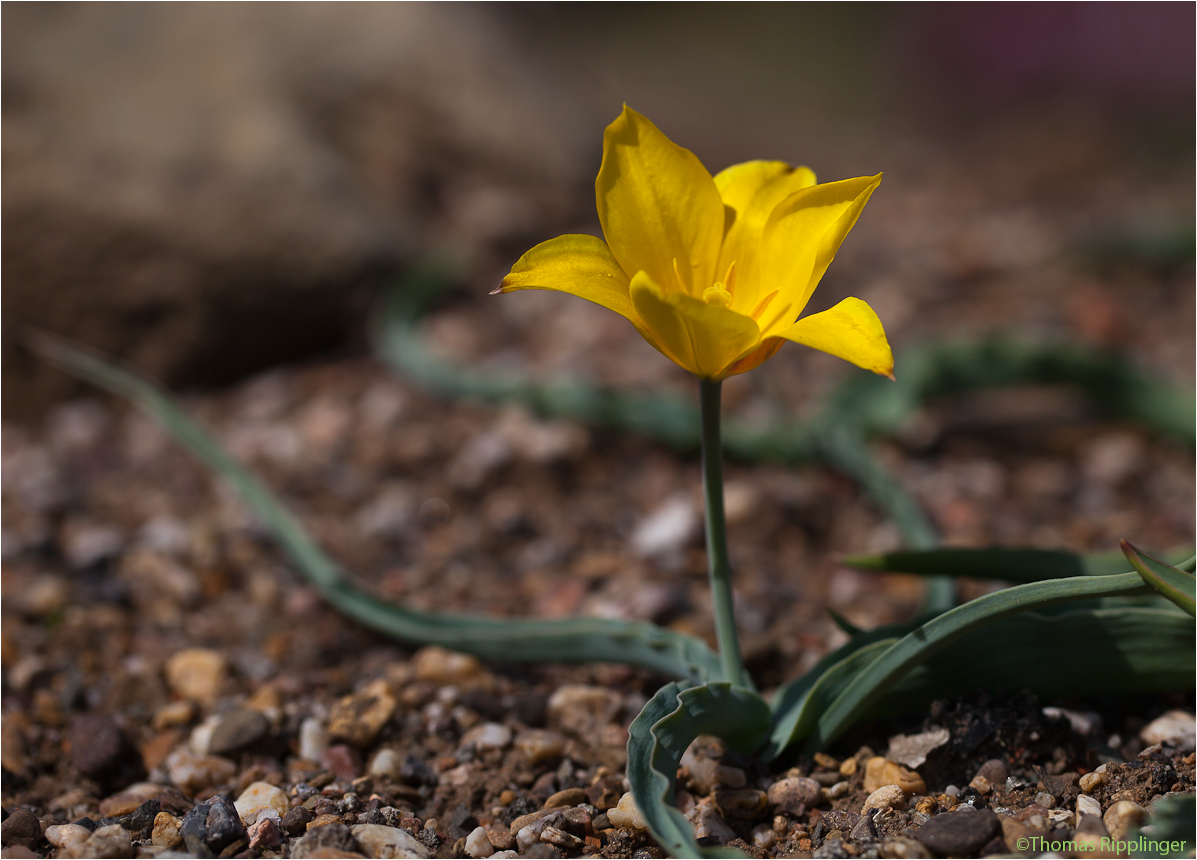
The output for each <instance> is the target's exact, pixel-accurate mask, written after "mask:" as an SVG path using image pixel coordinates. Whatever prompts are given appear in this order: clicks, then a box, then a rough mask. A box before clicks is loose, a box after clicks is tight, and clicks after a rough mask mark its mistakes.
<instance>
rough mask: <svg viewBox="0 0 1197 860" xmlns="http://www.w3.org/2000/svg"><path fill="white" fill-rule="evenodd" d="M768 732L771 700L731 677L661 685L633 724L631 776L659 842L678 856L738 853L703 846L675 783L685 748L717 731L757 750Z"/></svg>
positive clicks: (638, 800) (742, 748)
mask: <svg viewBox="0 0 1197 860" xmlns="http://www.w3.org/2000/svg"><path fill="white" fill-rule="evenodd" d="M768 733H769V706H768V705H766V704H765V701H764V699H762V698H761V697H760V696H758V695H757V694H756V693H754V692H752V691H751V690H744V689H741V688H738V687H733V686H731V685H730V684H728V683H726V682H716V683H710V684H703V685H701V686H697V687H686V686H684V685H682V684H678V683H673V684H668V685H666V686H665V687H662V688H661V689H660V690H658V691H657V694H656V695H655V696H653V697H652V699H650V700H649V702H648V704H646V705H645V706H644V709H643V710H642V711H641V712H640V714H639V716H637V717H636V719H635V720H633V721H632V725H631V726H630V727H629V728H628V764H627V776H628V782H629V783H631V786H632V796H633V797H635V799H636V806H637V807H639V809H640V813H641V815H643V816H644V819H645V821H647V822H648V826H649V830H650V831H651V832H652V834H653V836H654V837H655V838H656V840H657V842H658V843H659V844H660V845H661V847H662V848H664V849H665V850H666V851H668V852H669V854H670V855H671V856H673V857H701V856H739V854H738V853H736V852H728V851H719V850H714V851H711V850H707V851H704V850H703V849H702V848H700V847H699V845H698V843H697V842H696V841H695V840H694V830H693V828H692V827H691V826H690V822H688V821H687V820H686V818H685V816H683V815H682V814H681V813H680V812H678V810H677V809H675V808H674V806H673V783H674V778H675V777H676V775H677V769H678V765H679V764H680V763H681V760H682V755H683V754H684V753H685V752H686V748H687V747H689V746H690V743H691V742H692V741H693V740H694V739H695V738H696V737H698V736H699V735H715V736H716V737H718V738H721V739H722V740H724V741H725V742H726V743H727V744H728V745H729V746H730V747H732V748H733V749H736V750H739V751H740V752H744V753H752V752H755V751H756V750H757V749H758V748H759V747H760V746H761V744H762V743H764V741H765V739H766V737H767V736H768Z"/></svg>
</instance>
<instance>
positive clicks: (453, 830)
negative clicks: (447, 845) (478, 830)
mask: <svg viewBox="0 0 1197 860" xmlns="http://www.w3.org/2000/svg"><path fill="white" fill-rule="evenodd" d="M477 826H478V819H477V818H475V817H474V814H473V813H472V812H470V810H469V809H467V808H466V807H465V806H464V805H463V804H460V803H459V804H457V806H456V807H454V809H453V812H452V813H451V814H450V815H449V838H450V839H453V840H457V839H464V838H465V837H466V836H469V835H470V832H471V831H472V830H473V829H474V828H475V827H477Z"/></svg>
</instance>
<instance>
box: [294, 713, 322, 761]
mask: <svg viewBox="0 0 1197 860" xmlns="http://www.w3.org/2000/svg"><path fill="white" fill-rule="evenodd" d="M326 749H328V731H327V730H325V728H324V723H322V722H321V721H320V720H319V719H317V718H316V717H306V718H305V719H304V720H303V722H301V723H300V724H299V757H300V758H305V759H307V760H308V761H319V760H320V756H321V755H323V754H324V751H325V750H326Z"/></svg>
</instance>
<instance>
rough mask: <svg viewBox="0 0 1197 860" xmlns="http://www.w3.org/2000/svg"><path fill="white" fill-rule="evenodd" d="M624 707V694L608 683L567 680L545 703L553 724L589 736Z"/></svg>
mask: <svg viewBox="0 0 1197 860" xmlns="http://www.w3.org/2000/svg"><path fill="white" fill-rule="evenodd" d="M622 709H623V696H621V695H620V694H619V693H617V692H615V691H614V690H610V689H608V688H606V687H596V686H593V685H590V684H563V685H561V686H560V687H558V688H557V689H556V690H555V691H554V692H553V695H551V696H549V701H548V703H547V705H546V706H545V713H546V715H547V716H548V719H549V725H551V726H553V727H554V728H557V729H560V730H561V731H563V732H565V733H566V734H572V735H575V736H577V737H586V736H589V735H593V734H595V733H597V732H599V731H601V730H602V728H603V726H605V725H607V724H608V723H610V722H612V721H614V720H615V718H616V717H617V715H618V714H619V712H620V711H621V710H622Z"/></svg>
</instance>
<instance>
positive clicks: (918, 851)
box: [877, 836, 931, 860]
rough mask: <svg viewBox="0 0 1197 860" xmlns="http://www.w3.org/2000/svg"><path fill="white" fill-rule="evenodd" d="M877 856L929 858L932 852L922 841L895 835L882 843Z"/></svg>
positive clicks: (894, 859)
mask: <svg viewBox="0 0 1197 860" xmlns="http://www.w3.org/2000/svg"><path fill="white" fill-rule="evenodd" d="M877 856H878V857H885V858H887V860H928V858H930V857H931V852H930V851H928V850H927V849H926V848H924V847H923V845H922V843H919V842H915V841H914V840H913V839H910V838H908V837H905V836H895V837H891V838H889V839H886V840H885V841H884V842H882V843H881V847H880V848H879V849H877Z"/></svg>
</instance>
